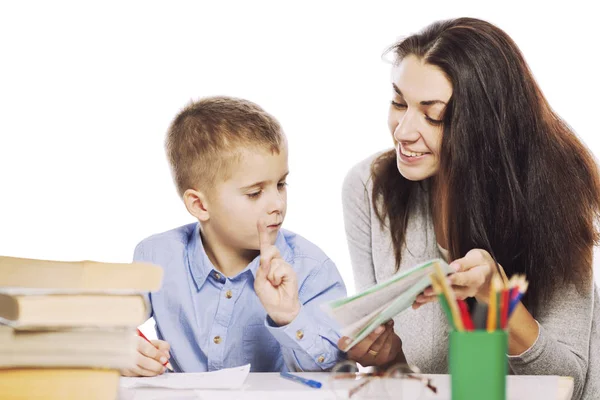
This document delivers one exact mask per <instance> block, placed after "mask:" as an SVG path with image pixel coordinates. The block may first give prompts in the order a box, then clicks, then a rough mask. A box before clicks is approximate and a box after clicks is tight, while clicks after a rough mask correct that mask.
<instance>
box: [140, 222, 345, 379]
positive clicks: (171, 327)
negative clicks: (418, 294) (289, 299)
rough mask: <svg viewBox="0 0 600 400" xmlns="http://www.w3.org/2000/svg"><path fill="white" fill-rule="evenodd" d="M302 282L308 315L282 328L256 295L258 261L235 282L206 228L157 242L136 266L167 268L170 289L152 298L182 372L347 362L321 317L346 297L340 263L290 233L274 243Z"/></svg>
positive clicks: (146, 245)
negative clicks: (207, 242)
mask: <svg viewBox="0 0 600 400" xmlns="http://www.w3.org/2000/svg"><path fill="white" fill-rule="evenodd" d="M275 246H276V247H277V248H278V249H279V252H280V253H281V256H282V258H284V259H285V261H286V262H287V263H288V264H290V265H291V266H292V268H293V269H294V271H295V272H296V274H297V276H298V292H299V299H300V303H301V310H300V313H299V314H298V316H297V317H296V318H295V319H294V320H293V321H292V322H291V323H290V324H288V325H286V326H282V327H277V326H276V325H275V324H274V323H273V321H272V320H271V319H270V318H268V316H267V315H266V312H265V310H264V308H263V306H262V304H261V303H260V300H259V299H258V296H257V295H256V293H255V292H254V276H255V274H256V269H257V268H258V266H259V257H256V258H255V259H254V260H253V261H252V262H251V263H250V264H248V266H247V267H246V268H245V269H244V270H243V271H242V272H240V273H239V274H238V275H237V276H235V277H232V278H228V277H226V276H224V275H223V274H221V273H220V272H219V271H218V270H216V269H215V268H214V266H213V265H212V263H211V262H210V260H209V259H208V257H207V255H206V253H205V251H204V247H203V245H202V240H201V239H200V231H199V223H193V224H189V225H185V226H182V227H179V228H177V229H174V230H171V231H168V232H164V233H161V234H158V235H154V236H151V237H149V238H147V239H145V240H143V241H142V242H141V243H140V244H138V245H137V247H136V249H135V254H134V260H135V261H145V262H150V263H153V264H156V265H160V266H161V267H162V268H163V269H164V278H163V285H162V287H161V289H160V290H159V291H157V292H153V293H151V294H150V295H149V300H150V305H151V316H153V317H154V319H155V321H156V331H157V336H158V337H159V339H162V340H165V341H167V342H168V343H169V344H170V345H171V352H170V354H171V360H170V362H171V364H172V365H173V368H174V369H175V371H183V372H204V371H214V370H218V369H221V368H228V367H235V366H239V365H244V364H247V363H250V364H251V370H252V371H256V372H269V371H271V372H272V371H281V370H287V371H321V370H327V369H330V368H331V367H333V366H334V365H335V364H336V362H338V361H339V360H340V359H341V358H342V353H341V352H340V351H339V350H338V349H337V346H336V343H337V341H338V339H339V338H340V334H339V330H338V327H337V325H336V323H335V322H334V321H333V320H332V319H331V318H330V317H329V316H327V315H326V314H325V313H324V312H323V311H321V309H320V305H321V304H322V303H324V302H327V301H330V300H335V299H338V298H340V297H345V296H346V288H345V286H344V283H343V281H342V278H341V276H340V274H339V272H338V270H337V268H336V267H335V265H334V263H333V262H332V261H331V260H330V259H329V258H328V257H327V256H326V255H325V254H324V253H323V252H322V251H321V250H320V249H319V248H318V247H317V246H315V245H314V244H312V243H310V242H309V241H308V240H306V239H304V238H303V237H301V236H299V235H296V234H294V233H292V232H289V231H286V230H283V229H282V230H280V232H279V233H278V235H277V239H276V241H275Z"/></svg>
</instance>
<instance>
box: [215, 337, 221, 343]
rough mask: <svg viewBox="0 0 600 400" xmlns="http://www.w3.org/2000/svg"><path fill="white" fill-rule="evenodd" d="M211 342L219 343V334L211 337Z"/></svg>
mask: <svg viewBox="0 0 600 400" xmlns="http://www.w3.org/2000/svg"><path fill="white" fill-rule="evenodd" d="M213 342H215V344H219V343H221V336H215V337H214V338H213Z"/></svg>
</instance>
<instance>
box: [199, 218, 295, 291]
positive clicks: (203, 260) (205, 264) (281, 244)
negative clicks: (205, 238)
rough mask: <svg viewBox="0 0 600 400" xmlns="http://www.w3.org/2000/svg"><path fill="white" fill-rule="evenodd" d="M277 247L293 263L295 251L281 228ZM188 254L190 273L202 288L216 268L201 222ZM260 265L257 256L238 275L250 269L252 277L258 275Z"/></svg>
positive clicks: (288, 261) (284, 257) (287, 260)
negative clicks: (202, 236)
mask: <svg viewBox="0 0 600 400" xmlns="http://www.w3.org/2000/svg"><path fill="white" fill-rule="evenodd" d="M275 247H277V249H278V250H279V253H280V254H281V257H282V258H283V259H284V260H285V262H287V263H288V264H291V262H292V259H293V252H292V249H291V248H290V246H289V245H288V243H287V240H286V239H285V235H284V232H283V230H279V232H278V233H277V238H276V239H275ZM187 254H188V263H189V267H190V273H191V274H192V278H193V279H194V284H195V285H196V289H197V290H200V288H201V287H202V285H204V282H206V279H207V278H208V275H209V274H210V273H211V272H212V271H213V270H215V271H216V268H215V267H214V266H213V264H212V262H211V261H210V259H209V258H208V256H207V255H206V251H205V250H204V245H203V244H202V240H201V239H200V223H197V224H196V227H195V229H194V230H193V232H192V237H191V239H190V241H189V242H188V246H187ZM259 265H260V256H257V257H256V258H255V259H254V260H252V261H251V262H250V264H248V266H247V267H246V268H245V269H244V270H243V271H241V272H240V273H239V274H238V276H240V275H242V274H245V273H247V272H248V271H250V272H251V273H252V278H255V277H256V271H257V269H258V266H259Z"/></svg>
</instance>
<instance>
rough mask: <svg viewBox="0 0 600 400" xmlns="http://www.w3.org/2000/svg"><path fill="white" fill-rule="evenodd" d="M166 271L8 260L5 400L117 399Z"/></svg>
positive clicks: (0, 316)
mask: <svg viewBox="0 0 600 400" xmlns="http://www.w3.org/2000/svg"><path fill="white" fill-rule="evenodd" d="M162 275H163V271H162V269H161V268H160V267H158V266H155V265H151V264H144V263H132V264H115V263H100V262H92V261H81V262H62V261H46V260H31V259H23V258H14V257H2V256H0V397H1V398H2V399H36V398H43V399H98V400H101V399H102V400H104V399H115V398H116V397H117V393H118V385H119V370H120V369H122V368H128V367H131V366H132V365H133V363H134V360H135V354H136V337H135V332H136V331H135V329H136V327H137V326H138V325H140V324H141V323H143V322H144V321H145V320H146V318H147V314H148V311H147V304H146V300H145V298H144V296H143V293H146V292H152V291H155V290H158V289H159V288H160V285H161V283H162Z"/></svg>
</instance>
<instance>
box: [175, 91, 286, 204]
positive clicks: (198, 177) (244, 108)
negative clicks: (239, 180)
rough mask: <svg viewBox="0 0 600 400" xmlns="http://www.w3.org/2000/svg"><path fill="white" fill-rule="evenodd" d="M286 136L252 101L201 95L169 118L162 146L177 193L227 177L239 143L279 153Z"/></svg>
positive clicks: (180, 193)
mask: <svg viewBox="0 0 600 400" xmlns="http://www.w3.org/2000/svg"><path fill="white" fill-rule="evenodd" d="M284 144H285V136H284V134H283V131H282V130H281V126H280V125H279V122H278V121H277V120H276V119H275V118H274V117H273V116H272V115H270V114H269V113H267V112H266V111H264V110H263V109H262V108H261V107H260V106H258V105H257V104H255V103H253V102H251V101H248V100H244V99H238V98H235V97H225V96H218V97H206V98H202V99H200V100H198V101H195V102H192V103H190V104H189V105H188V106H186V107H185V108H184V109H183V110H182V111H181V112H180V113H179V114H178V115H177V116H176V117H175V119H174V120H173V122H172V123H171V126H170V127H169V131H168V133H167V138H166V141H165V148H166V151H167V158H168V160H169V164H170V166H171V172H172V175H173V180H174V181H175V186H176V187H177V191H178V193H179V195H180V196H182V197H183V194H184V193H185V191H186V190H187V189H191V188H193V189H200V188H203V189H206V188H210V187H211V186H212V185H213V184H214V183H215V181H216V179H217V178H220V179H227V177H228V174H229V173H230V166H231V165H232V163H233V162H235V161H236V159H237V157H238V155H239V149H240V147H250V148H252V147H262V148H266V149H268V150H270V151H271V152H276V153H279V151H280V149H281V147H282V145H284Z"/></svg>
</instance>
